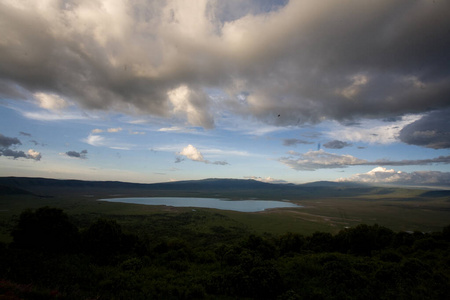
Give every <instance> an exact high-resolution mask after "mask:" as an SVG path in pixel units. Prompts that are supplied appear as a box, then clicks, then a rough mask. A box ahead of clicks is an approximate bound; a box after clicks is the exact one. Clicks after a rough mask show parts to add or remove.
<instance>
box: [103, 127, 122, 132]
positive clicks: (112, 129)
mask: <svg viewBox="0 0 450 300" xmlns="http://www.w3.org/2000/svg"><path fill="white" fill-rule="evenodd" d="M106 131H107V132H120V131H122V128H120V127H118V128H108V129H106Z"/></svg>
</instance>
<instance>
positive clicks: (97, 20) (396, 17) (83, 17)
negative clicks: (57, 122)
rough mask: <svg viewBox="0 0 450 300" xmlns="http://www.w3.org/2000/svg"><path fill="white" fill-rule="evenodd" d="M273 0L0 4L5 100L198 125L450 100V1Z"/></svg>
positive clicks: (385, 111) (391, 112) (422, 106)
mask: <svg viewBox="0 0 450 300" xmlns="http://www.w3.org/2000/svg"><path fill="white" fill-rule="evenodd" d="M225 2H226V3H225ZM268 3H272V2H269V1H207V0H200V1H196V3H195V5H192V4H191V3H187V2H186V1H181V0H172V1H143V0H137V1H128V0H124V1H120V2H111V1H108V0H99V1H95V2H92V1H88V0H81V1H77V3H76V4H73V3H72V2H71V1H65V2H64V3H63V4H61V3H59V2H57V1H56V2H55V1H45V2H42V1H24V2H17V1H11V2H4V3H2V4H1V7H0V20H2V21H1V22H2V24H3V25H5V24H6V25H5V26H0V36H2V43H1V44H0V52H1V53H2V55H1V56H0V65H1V66H2V68H1V70H0V95H8V99H16V100H20V99H24V98H26V97H27V94H31V95H34V97H35V98H36V99H37V100H38V102H39V105H40V106H41V107H42V108H44V109H47V110H51V111H58V110H59V111H61V110H63V109H66V108H67V106H68V105H70V104H72V103H73V104H76V106H77V107H79V108H81V109H83V110H96V111H97V110H104V111H108V112H110V111H117V112H122V113H127V114H131V115H145V114H148V115H152V116H158V117H163V118H169V119H172V118H177V119H181V120H182V121H185V122H187V123H188V124H190V125H193V126H202V127H204V128H212V127H213V126H214V125H215V124H216V123H217V122H216V119H217V118H220V117H221V116H222V115H223V114H222V113H224V112H229V113H232V114H234V115H238V116H243V117H244V118H247V117H248V116H249V117H250V118H249V119H256V120H258V121H260V122H262V123H266V124H270V125H276V126H285V125H301V124H305V123H317V122H323V121H324V120H337V121H348V120H353V119H358V118H395V117H398V116H402V115H405V114H409V113H414V114H415V113H423V112H427V111H429V110H430V109H431V108H433V109H442V108H445V107H449V102H448V98H449V95H450V76H449V75H450V71H449V69H448V68H445V67H443V65H445V62H446V61H447V58H448V53H449V52H450V42H448V41H447V40H445V39H442V37H443V36H446V35H447V34H448V32H447V31H448V28H450V18H448V14H447V12H448V11H449V10H450V2H448V1H439V2H437V3H434V2H432V1H390V0H380V1H370V2H365V1H364V2H360V1H356V2H354V1H351V2H346V3H341V2H340V1H333V0H324V1H320V2H309V1H289V2H286V1H282V2H277V4H276V5H275V4H268ZM355 16H358V17H357V18H356V17H355ZM261 32H263V33H264V34H261ZM330 49H333V50H332V51H330ZM411 49H414V51H411ZM211 89H216V90H220V91H221V92H222V93H223V94H224V95H225V96H224V97H223V98H221V99H218V98H214V97H211V96H210V95H209V94H208V91H209V90H211ZM278 115H280V117H277V116H278ZM28 116H29V117H34V118H41V119H42V118H44V119H46V118H47V119H48V118H53V119H55V118H56V116H54V115H49V114H47V115H43V114H42V113H39V114H34V115H33V114H29V115H28ZM62 117H64V116H61V118H62Z"/></svg>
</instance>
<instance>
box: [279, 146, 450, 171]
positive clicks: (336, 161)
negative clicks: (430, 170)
mask: <svg viewBox="0 0 450 300" xmlns="http://www.w3.org/2000/svg"><path fill="white" fill-rule="evenodd" d="M288 153H289V154H290V156H288V157H282V158H280V159H278V161H279V162H281V163H283V164H285V165H287V166H288V167H290V168H292V169H294V170H297V171H315V170H318V169H336V168H346V167H349V166H412V165H431V164H450V156H439V157H436V158H430V159H416V160H398V161H395V160H384V159H379V160H375V161H368V160H365V159H359V158H357V157H354V156H352V155H339V154H334V153H328V152H325V151H324V150H318V151H309V152H306V153H297V152H294V151H289V152H288Z"/></svg>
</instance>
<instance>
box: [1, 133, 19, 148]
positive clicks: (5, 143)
mask: <svg viewBox="0 0 450 300" xmlns="http://www.w3.org/2000/svg"><path fill="white" fill-rule="evenodd" d="M13 145H22V143H21V142H20V140H19V139H18V138H12V137H7V136H4V135H3V134H1V133H0V147H2V148H9V147H11V146H13Z"/></svg>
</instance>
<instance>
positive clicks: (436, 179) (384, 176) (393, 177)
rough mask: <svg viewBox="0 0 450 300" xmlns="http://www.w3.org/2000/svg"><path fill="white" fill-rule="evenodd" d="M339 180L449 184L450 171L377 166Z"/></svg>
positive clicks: (403, 183) (426, 184)
mask: <svg viewBox="0 0 450 300" xmlns="http://www.w3.org/2000/svg"><path fill="white" fill-rule="evenodd" d="M337 181H356V182H364V183H383V184H399V185H416V186H431V185H432V186H449V182H450V172H439V171H416V172H411V173H408V172H402V171H395V170H394V169H386V168H383V167H376V168H374V169H373V170H371V171H369V172H367V173H361V174H354V175H352V176H350V177H347V178H339V179H338V180H337Z"/></svg>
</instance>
